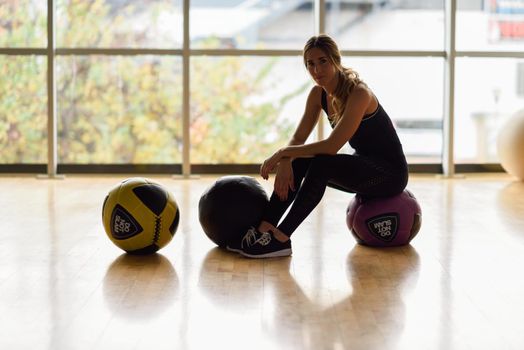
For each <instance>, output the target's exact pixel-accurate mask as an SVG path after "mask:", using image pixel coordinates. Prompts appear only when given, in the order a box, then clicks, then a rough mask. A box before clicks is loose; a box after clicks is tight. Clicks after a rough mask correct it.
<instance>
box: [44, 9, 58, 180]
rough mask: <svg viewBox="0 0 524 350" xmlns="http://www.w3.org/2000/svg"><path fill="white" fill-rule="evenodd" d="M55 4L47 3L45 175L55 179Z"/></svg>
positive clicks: (56, 162) (56, 159) (56, 163)
mask: <svg viewBox="0 0 524 350" xmlns="http://www.w3.org/2000/svg"><path fill="white" fill-rule="evenodd" d="M55 45H56V42H55V4H54V0H48V1H47V100H48V101H47V175H48V176H49V177H56V175H57V165H58V155H57V120H56V119H57V115H56V114H57V113H56V76H55Z"/></svg>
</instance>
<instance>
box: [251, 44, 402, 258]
mask: <svg viewBox="0 0 524 350" xmlns="http://www.w3.org/2000/svg"><path fill="white" fill-rule="evenodd" d="M303 57H304V64H305V66H306V68H307V70H308V72H309V74H310V75H311V77H312V78H313V80H314V81H315V83H316V84H317V85H316V86H314V87H313V88H312V89H311V91H310V93H309V96H308V98H307V102H306V108H305V112H304V115H303V117H302V119H301V121H300V123H299V124H298V126H297V129H296V131H295V133H294V134H293V137H292V138H291V140H290V142H289V144H288V146H287V147H284V148H281V149H279V150H278V151H276V152H275V153H274V154H273V155H272V156H270V157H269V158H267V159H266V160H265V161H264V163H263V164H262V166H261V168H260V175H261V176H262V177H263V178H264V179H265V180H267V179H268V177H269V173H270V172H271V171H272V170H273V169H275V168H276V175H275V183H274V191H273V194H272V195H271V199H270V202H269V206H268V210H267V212H266V213H265V215H264V218H263V220H262V222H261V223H260V224H259V226H258V227H257V228H251V229H250V230H248V232H247V233H246V234H245V236H244V237H243V239H242V243H241V253H242V254H243V255H244V256H247V257H251V258H266V257H278V256H288V255H291V240H290V236H291V234H292V233H293V232H294V231H295V230H296V228H297V227H298V226H299V225H300V223H302V221H303V220H304V219H305V218H306V217H307V216H308V215H309V213H311V211H312V210H313V209H314V208H315V207H316V206H317V204H318V203H319V202H320V200H321V199H322V196H323V195H324V192H325V190H326V186H329V187H332V188H335V189H338V190H341V191H345V192H350V193H359V194H361V195H362V196H364V197H381V196H392V195H395V194H398V193H401V192H402V191H403V190H404V188H405V187H406V185H407V182H408V166H407V162H406V157H405V156H404V152H403V150H402V145H401V143H400V140H399V138H398V135H397V133H396V131H395V129H394V126H393V123H392V122H391V119H390V118H389V116H388V115H387V113H386V112H385V110H384V109H383V108H382V106H381V105H380V103H379V102H378V100H377V98H376V97H375V95H374V94H373V92H372V91H371V89H370V88H369V87H368V86H367V85H366V84H365V83H364V82H363V81H362V80H361V79H360V78H359V76H358V74H357V72H355V71H354V70H352V69H350V68H346V67H344V66H342V64H341V54H340V51H339V49H338V47H337V44H336V43H335V42H334V41H333V39H331V38H330V37H329V36H327V35H319V36H315V37H312V38H310V39H309V40H308V41H307V43H306V45H305V47H304V51H303ZM321 110H324V112H326V114H327V116H328V120H329V122H330V124H331V126H332V128H333V130H332V132H331V133H330V135H329V137H327V138H326V139H325V140H322V141H318V142H312V143H308V144H305V141H306V140H307V138H308V136H309V135H310V133H311V131H312V130H313V128H314V127H315V125H316V123H317V121H318V118H319V117H320V113H321ZM348 141H349V144H350V146H351V147H353V149H354V150H355V152H354V154H351V155H349V154H337V152H338V151H339V150H340V149H341V148H342V146H343V145H344V144H345V143H346V142H348ZM291 204H292V205H291ZM290 205H291V208H290V210H289V212H288V214H287V215H286V217H285V218H284V219H283V220H282V221H281V222H280V219H281V218H282V216H283V215H284V213H285V212H286V210H287V208H288V207H289V206H290Z"/></svg>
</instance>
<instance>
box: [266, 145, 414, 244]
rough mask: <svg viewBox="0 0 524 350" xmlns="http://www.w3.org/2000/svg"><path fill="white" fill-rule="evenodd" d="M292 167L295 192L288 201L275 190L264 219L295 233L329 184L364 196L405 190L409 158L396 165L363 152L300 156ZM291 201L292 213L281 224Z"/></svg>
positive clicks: (289, 193)
mask: <svg viewBox="0 0 524 350" xmlns="http://www.w3.org/2000/svg"><path fill="white" fill-rule="evenodd" d="M292 167H293V175H294V180H295V191H291V190H289V192H288V197H287V200H285V201H281V200H280V199H279V198H278V196H277V195H276V194H275V192H273V194H272V195H271V198H270V201H269V206H268V209H267V211H266V213H265V215H264V218H263V220H264V221H267V222H269V223H270V224H272V225H273V226H275V227H277V228H278V229H279V230H280V231H282V232H283V233H284V234H286V235H287V236H291V234H292V233H293V232H294V231H295V230H296V229H297V227H298V226H299V225H300V224H301V223H302V221H304V219H305V218H306V217H307V216H308V215H309V213H311V211H313V209H314V208H315V207H316V206H317V204H318V203H319V202H320V200H321V199H322V197H323V196H324V192H325V191H326V187H327V186H329V187H332V188H335V189H337V190H341V191H344V192H349V193H358V194H361V195H362V196H364V197H387V196H392V195H395V194H398V193H400V192H402V191H403V190H404V188H405V187H406V185H407V182H408V170H407V164H406V163H405V161H399V162H398V166H397V165H395V166H394V165H392V163H390V162H386V161H383V160H379V159H376V158H370V157H365V156H359V155H350V154H335V155H317V156H315V157H313V158H297V159H295V160H293V162H292ZM291 203H293V205H292V206H291V208H290V210H289V213H288V214H287V215H286V217H285V218H284V220H282V222H281V223H280V224H279V225H278V226H277V224H278V223H279V221H280V219H281V218H282V216H283V215H284V213H285V212H286V210H287V208H288V207H289V206H290V205H291Z"/></svg>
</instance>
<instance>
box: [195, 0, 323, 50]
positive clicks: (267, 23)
mask: <svg viewBox="0 0 524 350" xmlns="http://www.w3.org/2000/svg"><path fill="white" fill-rule="evenodd" d="M314 23H315V21H314V17H313V6H312V1H303V0H263V1H245V0H227V1H224V0H223V1H207V0H194V1H191V7H190V26H191V28H190V31H189V34H190V36H191V46H192V48H225V49H231V48H237V49H278V48H283V49H300V50H301V49H302V48H303V46H304V44H305V43H306V41H307V39H308V38H309V37H310V36H312V35H313V33H314V29H315V24H314Z"/></svg>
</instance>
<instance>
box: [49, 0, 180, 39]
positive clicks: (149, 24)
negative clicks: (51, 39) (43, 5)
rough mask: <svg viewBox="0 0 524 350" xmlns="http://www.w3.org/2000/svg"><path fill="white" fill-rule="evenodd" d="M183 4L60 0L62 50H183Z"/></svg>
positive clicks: (166, 0)
mask: <svg viewBox="0 0 524 350" xmlns="http://www.w3.org/2000/svg"><path fill="white" fill-rule="evenodd" d="M181 3H182V0H176V1H175V0H150V1H139V0H129V1H121V0H119V1H110V0H93V1H83V0H57V5H56V13H57V44H58V46H60V47H102V48H104V47H105V48H119V47H128V48H134V47H140V48H179V47H181V46H182V8H181V6H182V5H181Z"/></svg>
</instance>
